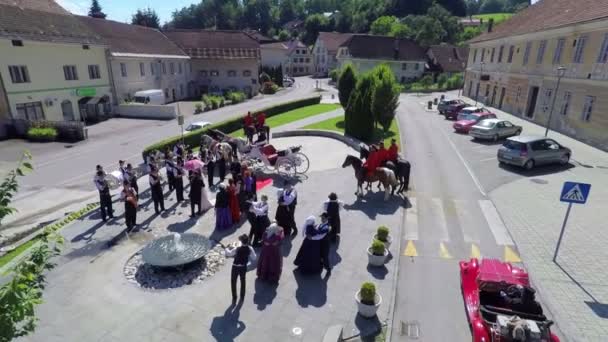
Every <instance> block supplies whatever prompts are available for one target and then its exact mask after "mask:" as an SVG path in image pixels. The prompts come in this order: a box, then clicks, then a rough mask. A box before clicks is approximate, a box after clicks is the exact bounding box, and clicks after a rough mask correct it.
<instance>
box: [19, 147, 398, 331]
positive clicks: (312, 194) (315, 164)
mask: <svg viewBox="0 0 608 342" xmlns="http://www.w3.org/2000/svg"><path fill="white" fill-rule="evenodd" d="M272 143H273V144H275V145H276V146H280V147H281V146H290V145H295V144H302V145H303V152H305V153H306V154H307V155H308V156H309V158H310V162H311V169H310V171H309V172H308V173H307V175H305V176H303V177H301V179H300V182H299V183H298V184H297V185H296V189H297V190H298V194H299V198H298V207H297V209H296V220H297V222H298V224H299V225H301V224H303V222H304V219H305V218H306V217H307V216H308V215H319V214H320V213H321V210H322V209H321V208H322V203H323V202H324V201H325V200H326V199H327V195H328V194H329V193H330V192H332V191H335V192H337V193H338V195H339V197H340V199H341V200H342V201H344V203H345V210H344V211H343V212H342V240H341V243H340V245H339V247H337V248H336V247H334V248H332V250H331V256H330V258H331V263H332V265H333V271H332V273H331V275H330V276H329V277H326V276H325V273H322V274H321V276H303V275H301V274H300V273H299V272H297V271H294V268H295V267H294V265H293V259H294V258H295V255H296V253H297V250H298V249H299V248H300V245H301V243H302V235H301V234H299V235H298V236H297V237H296V238H294V239H293V241H291V242H287V243H284V246H283V255H284V266H283V274H282V276H281V280H280V283H279V285H278V286H276V287H275V286H271V285H268V284H266V283H263V282H260V281H257V280H256V275H255V270H251V271H249V272H248V274H247V294H246V296H245V301H244V303H243V304H242V305H239V306H237V307H233V306H231V295H230V287H229V278H230V267H231V263H232V259H230V258H228V259H227V260H226V263H225V264H224V266H223V267H221V268H220V270H219V271H218V273H216V274H215V275H213V276H211V277H210V278H207V279H205V280H204V281H202V282H200V283H195V284H192V285H188V286H184V287H181V288H177V289H173V290H143V289H141V288H139V287H137V286H136V285H135V284H133V283H130V282H128V281H127V279H126V278H125V277H124V275H123V268H124V265H125V263H126V262H127V260H128V259H129V258H130V257H131V256H132V255H133V254H134V253H136V252H137V251H138V250H140V249H141V248H142V247H143V246H144V245H145V244H146V243H147V242H149V241H150V240H151V239H153V238H155V237H156V236H161V235H165V234H168V233H171V232H196V233H200V234H203V235H206V236H212V237H214V238H221V242H222V243H224V244H226V243H229V242H232V241H235V239H236V236H238V235H239V234H242V233H247V232H249V224H248V223H246V221H245V223H244V224H242V225H241V226H240V227H238V228H235V229H233V230H231V231H229V233H228V235H226V236H223V235H224V234H222V235H219V234H217V233H214V229H213V228H214V227H213V226H214V215H213V212H212V211H211V212H207V213H206V214H205V215H203V216H202V217H201V218H199V219H198V220H193V219H189V217H188V216H189V214H190V208H189V206H188V205H187V204H181V205H177V204H176V203H175V201H174V199H175V195H174V194H171V195H168V196H167V200H166V202H165V203H166V204H165V205H166V207H167V209H168V210H167V211H166V212H165V213H163V214H161V215H160V216H157V215H154V210H153V206H152V203H151V200H150V197H149V191H148V190H147V182H148V180H147V177H144V178H142V179H140V188H141V189H142V192H143V195H144V198H143V199H142V200H141V201H140V202H141V205H142V206H143V208H142V209H140V211H139V213H138V224H139V227H140V229H141V231H139V232H137V233H134V234H132V235H131V236H130V238H129V239H126V238H123V239H121V240H120V241H119V243H118V244H117V245H115V246H113V247H111V248H108V247H107V242H108V241H109V240H110V239H111V238H112V237H114V236H115V235H116V234H117V233H118V232H119V231H121V230H122V229H123V228H124V223H123V221H124V220H123V218H122V215H121V214H122V211H123V210H122V207H123V206H122V203H115V208H117V209H118V214H119V215H121V216H119V217H118V218H117V219H115V220H113V221H109V223H108V224H105V225H103V224H102V222H101V221H100V218H99V213H98V212H97V211H96V212H94V213H92V214H90V215H88V216H87V217H85V218H83V219H81V220H79V221H77V222H76V223H75V224H73V225H71V226H69V227H67V228H65V229H64V230H63V234H64V235H65V237H66V244H67V245H66V248H65V250H64V253H63V255H62V256H61V257H60V258H59V260H58V262H59V264H58V267H57V268H56V269H55V270H54V271H52V272H51V273H50V274H49V276H48V280H49V287H48V288H47V290H46V291H45V303H44V304H42V305H41V306H40V307H39V308H38V309H37V312H38V316H39V318H40V325H39V328H38V329H37V330H36V333H35V334H34V335H32V336H30V337H28V338H25V339H24V340H27V341H45V342H50V341H213V340H216V341H235V340H236V341H281V342H283V341H320V340H321V339H322V337H323V335H324V333H325V331H326V329H327V328H328V327H329V326H331V325H334V324H341V325H343V326H344V335H345V336H352V335H356V334H359V332H360V331H361V332H362V333H363V334H364V335H366V334H370V333H371V332H374V331H376V329H378V328H379V326H380V324H381V323H382V322H385V321H386V320H387V318H389V317H390V314H389V311H390V310H391V306H392V305H391V303H392V300H393V298H392V293H393V286H394V281H395V274H396V267H397V259H398V258H390V259H389V261H388V263H387V264H386V267H383V268H379V269H373V268H368V266H367V255H366V254H367V251H366V249H367V247H368V246H369V244H370V241H371V238H372V236H373V234H374V233H375V229H376V228H377V227H378V226H379V225H386V226H388V227H390V228H391V234H393V236H395V237H398V236H400V232H401V223H402V218H403V211H402V210H403V209H402V206H403V203H404V201H403V199H402V198H399V197H394V198H392V199H391V200H390V201H388V202H383V201H382V196H383V193H382V194H381V193H373V194H369V195H367V196H365V197H364V198H362V199H357V198H356V197H355V195H354V190H355V180H354V174H353V170H352V169H351V168H347V169H343V168H341V164H342V161H343V160H344V158H345V156H346V155H347V154H348V153H352V154H355V151H353V150H351V149H350V148H348V147H346V146H345V145H343V144H342V143H340V142H338V141H336V140H332V139H327V138H305V139H303V138H282V139H275V140H273V141H272ZM270 177H271V178H272V179H273V181H274V183H273V184H272V185H271V186H267V187H266V188H264V189H263V190H262V191H261V192H262V193H265V194H267V195H269V198H270V200H269V203H270V205H271V209H270V212H271V215H272V216H274V211H275V209H276V205H275V203H276V190H277V188H280V187H282V186H283V182H282V181H281V180H280V178H278V177H276V176H274V175H270ZM143 189H145V190H143ZM165 189H166V188H165ZM167 201H168V202H167ZM396 240H397V241H396V242H394V243H393V245H392V246H391V252H392V253H393V254H394V255H398V253H399V248H400V246H399V243H398V240H399V239H396ZM364 281H373V282H374V283H376V284H377V286H378V291H379V293H380V294H381V295H382V296H383V304H382V307H381V308H380V311H379V312H378V319H376V320H365V319H362V318H360V317H358V316H357V310H356V303H355V299H354V295H355V293H356V291H357V290H358V289H359V287H360V285H361V283H362V282H364Z"/></svg>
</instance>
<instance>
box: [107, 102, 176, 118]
mask: <svg viewBox="0 0 608 342" xmlns="http://www.w3.org/2000/svg"><path fill="white" fill-rule="evenodd" d="M116 111H117V112H118V115H119V116H122V117H126V118H143V119H156V120H172V119H175V117H176V116H177V112H176V107H174V106H159V105H143V104H129V105H119V106H118V108H117V109H116Z"/></svg>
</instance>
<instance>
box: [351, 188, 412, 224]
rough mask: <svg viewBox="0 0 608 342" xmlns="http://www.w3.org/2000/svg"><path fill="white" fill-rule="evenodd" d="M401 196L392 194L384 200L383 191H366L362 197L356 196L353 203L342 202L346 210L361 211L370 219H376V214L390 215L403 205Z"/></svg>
mask: <svg viewBox="0 0 608 342" xmlns="http://www.w3.org/2000/svg"><path fill="white" fill-rule="evenodd" d="M401 199H402V197H400V196H397V195H394V196H389V199H388V200H387V201H385V200H384V191H382V192H373V193H372V192H367V193H366V194H365V195H363V196H362V197H357V199H356V200H355V202H354V203H352V204H344V209H346V210H358V211H362V212H363V213H364V214H366V215H367V217H369V218H370V219H372V220H374V219H376V216H377V215H378V214H381V215H392V214H394V213H395V212H396V211H397V210H399V208H401V207H403V206H404V201H403V200H401Z"/></svg>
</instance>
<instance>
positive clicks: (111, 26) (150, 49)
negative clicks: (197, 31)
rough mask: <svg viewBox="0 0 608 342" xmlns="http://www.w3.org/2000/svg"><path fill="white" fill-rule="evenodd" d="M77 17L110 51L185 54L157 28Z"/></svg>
mask: <svg viewBox="0 0 608 342" xmlns="http://www.w3.org/2000/svg"><path fill="white" fill-rule="evenodd" d="M77 18H78V19H79V20H80V21H81V22H82V23H83V24H85V25H87V26H88V27H89V28H90V29H91V30H93V31H95V32H96V33H97V34H98V35H100V36H101V37H102V38H103V40H104V41H105V42H106V43H107V44H108V46H109V47H110V51H111V52H121V53H134V54H153V55H174V56H186V53H184V51H182V50H181V49H180V48H179V47H178V46H177V45H176V44H175V43H173V42H172V41H171V40H170V39H169V38H167V37H166V36H165V35H164V34H163V33H162V32H160V31H159V30H157V29H153V28H149V27H144V26H139V25H130V24H123V23H119V22H116V21H112V20H106V19H96V18H91V17H86V16H78V17H77Z"/></svg>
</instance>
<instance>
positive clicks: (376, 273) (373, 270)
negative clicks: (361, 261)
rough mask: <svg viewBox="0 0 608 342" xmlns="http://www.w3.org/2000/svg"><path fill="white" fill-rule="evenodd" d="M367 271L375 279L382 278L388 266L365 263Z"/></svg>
mask: <svg viewBox="0 0 608 342" xmlns="http://www.w3.org/2000/svg"><path fill="white" fill-rule="evenodd" d="M367 271H368V272H369V274H371V275H372V277H374V278H376V279H384V278H386V275H387V274H388V268H386V266H384V265H382V266H381V267H378V266H371V265H367Z"/></svg>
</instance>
